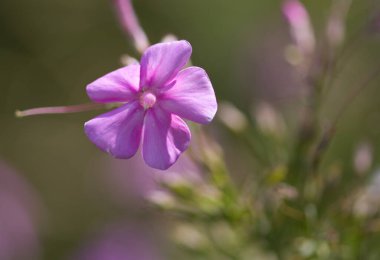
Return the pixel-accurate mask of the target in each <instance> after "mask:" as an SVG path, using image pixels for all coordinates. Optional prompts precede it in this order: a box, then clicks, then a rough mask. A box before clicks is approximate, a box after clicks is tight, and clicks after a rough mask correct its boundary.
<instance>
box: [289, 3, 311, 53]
mask: <svg viewBox="0 0 380 260" xmlns="http://www.w3.org/2000/svg"><path fill="white" fill-rule="evenodd" d="M282 12H283V14H284V16H285V18H286V20H287V21H288V23H289V25H290V31H291V34H292V37H293V40H294V41H295V44H296V45H297V47H298V48H300V50H301V51H302V52H303V53H304V54H306V55H311V54H312V53H313V52H314V49H315V37H314V30H313V27H312V25H311V22H310V17H309V13H308V12H307V10H306V8H305V7H304V5H303V4H302V3H301V2H300V1H298V0H286V1H285V2H284V4H283V6H282Z"/></svg>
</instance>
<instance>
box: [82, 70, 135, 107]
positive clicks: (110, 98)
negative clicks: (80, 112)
mask: <svg viewBox="0 0 380 260" xmlns="http://www.w3.org/2000/svg"><path fill="white" fill-rule="evenodd" d="M139 82H140V65H138V64H133V65H129V66H126V67H123V68H120V69H118V70H115V71H113V72H111V73H108V74H107V75H105V76H103V77H101V78H99V79H97V80H95V81H94V82H92V83H91V84H89V85H87V88H86V90H87V95H88V96H89V97H90V99H91V100H93V101H95V102H100V103H109V102H127V101H130V100H131V99H133V98H134V97H135V96H136V93H137V91H138V89H139Z"/></svg>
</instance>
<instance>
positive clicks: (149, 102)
mask: <svg viewBox="0 0 380 260" xmlns="http://www.w3.org/2000/svg"><path fill="white" fill-rule="evenodd" d="M155 103H156V96H155V95H154V94H153V93H152V92H149V91H147V92H144V93H142V94H141V96H140V104H141V105H142V106H143V107H144V109H148V108H151V107H153V106H154V104H155Z"/></svg>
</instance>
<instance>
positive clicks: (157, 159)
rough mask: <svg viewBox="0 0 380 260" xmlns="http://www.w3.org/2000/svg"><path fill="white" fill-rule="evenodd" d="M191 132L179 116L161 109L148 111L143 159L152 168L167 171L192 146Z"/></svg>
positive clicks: (156, 108)
mask: <svg viewBox="0 0 380 260" xmlns="http://www.w3.org/2000/svg"><path fill="white" fill-rule="evenodd" d="M190 138H191V134H190V130H189V128H188V127H187V125H186V123H185V122H184V121H183V120H182V119H181V118H180V117H178V116H176V115H171V114H169V113H167V112H166V111H164V110H162V109H161V108H160V107H157V106H156V107H155V108H154V109H150V110H148V111H147V113H146V116H145V122H144V140H143V157H144V160H145V162H146V164H148V165H149V166H150V167H152V168H156V169H160V170H166V169H168V168H169V167H170V166H171V165H173V164H174V163H175V162H176V161H177V159H178V157H179V155H180V154H181V153H182V152H184V151H185V150H186V149H187V147H188V146H189V144H190Z"/></svg>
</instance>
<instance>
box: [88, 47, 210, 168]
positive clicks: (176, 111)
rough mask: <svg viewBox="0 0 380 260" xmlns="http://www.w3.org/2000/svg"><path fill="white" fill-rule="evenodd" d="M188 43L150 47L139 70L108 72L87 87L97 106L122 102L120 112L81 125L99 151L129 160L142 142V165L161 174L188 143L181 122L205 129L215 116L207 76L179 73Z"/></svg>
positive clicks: (200, 71)
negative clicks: (195, 124)
mask: <svg viewBox="0 0 380 260" xmlns="http://www.w3.org/2000/svg"><path fill="white" fill-rule="evenodd" d="M191 51H192V49H191V45H190V43H188V42H187V41H174V42H169V43H159V44H156V45H153V46H151V47H149V48H148V49H147V50H146V51H145V52H144V54H143V56H142V58H141V65H139V64H133V65H129V66H127V67H124V68H121V69H118V70H116V71H114V72H111V73H109V74H107V75H105V76H103V77H101V78H100V79H98V80H96V81H94V82H93V83H91V84H89V85H88V86H87V94H88V96H89V97H90V98H91V99H92V100H93V101H95V102H101V103H109V102H123V103H125V104H123V105H122V106H121V107H119V108H117V109H115V110H113V111H110V112H108V113H105V114H102V115H100V116H98V117H96V118H94V119H92V120H90V121H88V122H86V123H85V127H84V128H85V132H86V134H87V136H88V137H89V138H90V140H91V141H92V142H93V143H94V144H96V145H97V146H98V147H99V148H100V149H102V150H103V151H105V152H108V153H109V154H111V155H113V156H114V157H116V158H130V157H132V156H133V155H135V153H136V152H137V150H138V148H139V146H140V142H141V140H142V154H143V158H144V161H145V162H146V164H147V165H149V166H150V167H152V168H156V169H161V170H165V169H167V168H169V167H170V166H171V165H173V164H174V163H175V162H176V160H177V159H178V157H179V155H180V154H181V153H182V152H184V151H185V150H186V149H187V148H188V146H189V143H190V138H191V134H190V130H189V128H188V126H187V125H186V123H185V122H184V121H183V120H182V119H181V117H182V118H185V119H189V120H191V121H194V122H197V123H201V124H207V123H209V122H210V121H211V120H212V119H213V118H214V116H215V113H216V110H217V103H216V98H215V93H214V90H213V88H212V85H211V82H210V80H209V78H208V76H207V74H206V72H205V71H204V70H203V69H201V68H198V67H189V68H186V69H183V70H181V69H182V68H183V67H184V66H185V64H186V63H187V62H188V60H189V58H190V55H191Z"/></svg>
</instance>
